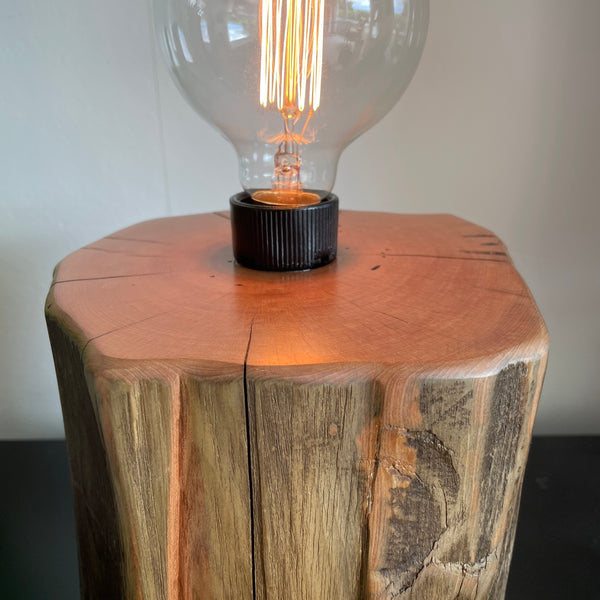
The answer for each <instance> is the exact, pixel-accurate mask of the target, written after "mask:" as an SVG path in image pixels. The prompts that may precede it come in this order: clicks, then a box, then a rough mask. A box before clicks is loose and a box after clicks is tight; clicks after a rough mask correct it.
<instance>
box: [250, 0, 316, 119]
mask: <svg viewBox="0 0 600 600" xmlns="http://www.w3.org/2000/svg"><path fill="white" fill-rule="evenodd" d="M324 1H325V0H260V23H261V33H260V41H261V44H260V47H261V52H260V103H261V105H262V106H264V107H267V106H268V105H270V104H274V105H275V106H277V108H278V109H279V110H287V111H293V112H295V113H301V112H303V111H304V109H305V107H306V106H307V100H308V107H309V108H310V109H311V110H313V111H315V110H317V108H319V104H320V103H321V76H322V64H323V20H324ZM307 96H308V98H307Z"/></svg>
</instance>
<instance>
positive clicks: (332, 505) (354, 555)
mask: <svg viewBox="0 0 600 600" xmlns="http://www.w3.org/2000/svg"><path fill="white" fill-rule="evenodd" d="M338 247H339V250H338V258H337V260H336V261H334V262H333V263H331V264H329V265H327V266H325V267H321V268H319V269H316V270H314V271H310V272H303V273H284V274H281V273H268V272H258V271H253V270H250V269H246V268H244V267H240V266H237V265H235V264H234V262H233V260H232V258H231V249H230V223H229V221H228V219H227V215H226V214H225V213H219V214H208V215H198V216H188V217H177V218H170V219H160V220H156V221H150V222H147V223H141V224H139V225H135V226H133V227H130V228H128V229H125V230H123V231H120V232H118V233H116V234H114V235H111V236H108V237H106V238H104V239H102V240H100V241H98V242H96V243H94V244H91V245H90V246H87V247H85V248H82V249H81V250H79V251H77V252H75V253H74V254H72V255H70V256H68V257H67V258H66V259H65V260H64V261H62V263H61V264H60V265H59V266H58V267H57V269H56V271H55V276H54V282H53V284H52V288H51V290H50V293H49V296H48V302H47V306H46V314H47V321H48V328H49V332H50V338H51V342H52V348H53V352H54V357H55V363H56V370H57V376H58V381H59V387H60V393H61V401H62V406H63V414H64V422H65V432H66V436H67V444H68V448H69V456H70V464H71V474H72V481H73V490H74V494H75V507H76V518H77V523H78V537H79V555H80V569H81V590H82V598H98V599H106V598H111V599H112V598H127V599H132V600H133V599H138V598H143V599H144V600H153V599H156V600H159V599H160V600H164V599H168V600H183V599H186V600H187V599H201V600H205V599H206V600H221V599H223V600H225V599H234V600H251V599H253V598H256V599H259V600H324V599H327V600H334V599H339V600H367V599H372V600H375V599H377V600H384V599H385V600H392V599H394V600H397V599H401V600H407V599H408V600H445V599H447V600H454V599H457V598H460V599H463V600H466V599H477V600H491V599H501V598H503V596H504V589H505V585H506V579H507V574H508V568H509V564H510V556H511V549H512V544H513V539H514V531H515V524H516V519H517V511H518V503H519V494H520V489H521V483H522V478H523V472H524V468H525V462H526V457H527V451H528V447H529V442H530V437H531V430H532V426H533V420H534V415H535V411H536V406H537V402H538V398H539V394H540V390H541V385H542V379H543V374H544V371H545V366H546V357H547V345H548V342H547V333H546V329H545V326H544V323H543V321H542V319H541V317H540V315H539V313H538V310H537V308H536V306H535V303H534V301H533V299H532V297H531V295H530V293H529V291H528V290H527V288H526V286H525V284H524V283H523V281H522V280H521V278H520V277H519V275H518V274H517V272H516V271H515V269H514V267H513V265H512V263H511V261H510V259H509V257H508V256H507V255H506V251H505V248H504V246H503V245H502V243H501V242H500V241H499V240H498V239H497V238H496V237H495V236H494V235H493V234H492V233H490V232H489V231H487V230H484V229H481V228H479V227H477V226H475V225H473V224H470V223H468V222H465V221H462V220H460V219H457V218H455V217H452V216H446V215H443V216H418V215H391V214H378V213H358V212H342V213H341V214H340V232H339V243H338Z"/></svg>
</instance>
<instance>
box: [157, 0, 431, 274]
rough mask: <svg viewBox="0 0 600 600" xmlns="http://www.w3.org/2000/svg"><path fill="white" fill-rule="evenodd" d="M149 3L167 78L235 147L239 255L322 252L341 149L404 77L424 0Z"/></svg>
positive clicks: (419, 44)
mask: <svg viewBox="0 0 600 600" xmlns="http://www.w3.org/2000/svg"><path fill="white" fill-rule="evenodd" d="M154 12H155V25H156V30H157V35H158V38H159V40H160V45H161V47H162V50H163V53H164V55H165V57H166V60H167V63H168V65H169V68H170V72H171V75H172V76H173V79H174V80H175V82H176V83H177V85H178V87H179V89H180V90H181V92H182V94H183V95H184V96H185V98H186V99H187V100H188V101H189V103H190V104H191V105H192V106H193V107H194V109H195V110H196V111H197V112H198V113H199V114H200V115H201V116H203V117H204V118H205V119H206V120H207V121H208V122H209V123H211V124H212V125H214V126H215V127H217V128H218V129H219V130H220V131H221V132H222V133H223V135H224V136H225V137H226V138H227V139H228V140H229V141H230V142H231V143H232V144H233V146H234V147H235V149H236V152H237V155H238V159H239V175H240V183H241V185H242V188H243V189H244V191H243V192H241V193H238V194H236V195H234V196H233V197H232V198H231V199H230V207H231V221H232V236H233V250H234V255H235V258H236V260H237V261H238V263H240V264H242V265H244V266H246V267H251V268H255V269H262V270H272V271H294V270H305V269H310V268H314V267H319V266H322V265H325V264H327V263H329V262H331V261H332V260H333V259H334V258H335V256H336V249H337V223H338V198H337V197H336V196H335V195H334V194H332V193H331V190H332V188H333V185H334V181H335V176H336V170H337V164H338V160H339V157H340V154H341V152H342V151H343V149H344V148H345V147H346V146H347V145H348V144H349V143H350V142H351V141H352V140H354V139H355V138H357V137H358V136H359V135H360V134H361V133H363V132H364V131H366V130H367V129H368V128H369V127H371V126H372V125H373V124H375V123H376V122H377V121H379V120H380V119H381V118H382V117H383V116H384V115H385V114H386V113H387V112H388V111H389V110H390V109H391V108H392V107H393V106H394V104H395V103H396V102H397V101H398V99H399V98H400V96H401V95H402V93H403V92H404V90H405V89H406V88H407V86H408V84H409V83H410V80H411V78H412V76H413V75H414V73H415V70H416V68H417V64H418V62H419V59H420V57H421V54H422V51H423V45H424V42H425V37H426V34H427V27H428V22H429V2H428V0H353V1H344V0H336V1H334V0H154ZM393 160H394V158H393V156H391V157H390V164H393Z"/></svg>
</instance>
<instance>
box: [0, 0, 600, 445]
mask: <svg viewBox="0 0 600 600" xmlns="http://www.w3.org/2000/svg"><path fill="white" fill-rule="evenodd" d="M599 25H600V2H598V0H571V1H570V2H566V1H565V0H506V1H503V2H500V1H499V0H497V1H495V2H481V1H480V0H431V26H430V33H429V39H428V44H427V47H426V50H425V54H424V56H423V60H422V62H421V66H420V69H419V71H418V72H417V75H416V77H415V79H414V81H413V84H412V85H411V87H410V88H409V90H408V92H407V93H406V95H405V97H404V98H403V100H402V101H401V102H400V104H399V105H398V106H397V107H396V108H395V109H394V110H393V111H392V113H391V114H390V115H389V116H388V117H387V118H386V119H385V120H384V121H383V122H382V123H380V124H379V125H378V126H376V127H375V128H374V129H373V130H371V131H370V132H369V133H367V134H366V135H365V136H363V137H362V138H361V139H359V140H358V141H357V142H355V143H354V145H353V146H351V147H350V149H348V151H347V152H346V153H345V155H344V156H343V158H342V161H341V164H340V171H339V177H338V182H337V185H336V188H335V191H336V192H337V193H338V195H339V196H340V198H341V201H342V204H343V207H344V208H351V209H365V210H385V211H397V212H452V213H455V214H457V215H459V216H461V217H464V218H467V219H470V220H472V221H475V222H477V223H479V224H481V225H484V226H486V227H489V228H490V229H493V230H494V231H495V232H496V233H497V234H498V235H500V237H501V238H502V239H503V240H504V241H505V242H506V243H507V244H508V246H509V248H510V250H511V253H512V256H513V258H514V260H515V262H516V264H517V267H518V268H519V270H520V271H521V273H522V274H523V276H524V277H525V279H526V280H527V282H528V283H529V285H530V287H531V289H532V291H533V293H534V295H535V297H536V298H537V301H538V303H539V306H540V308H541V310H542V313H543V314H544V317H545V318H546V321H547V323H548V327H549V329H550V334H551V339H552V349H551V359H550V363H549V367H548V375H547V378H546V384H545V389H544V393H543V397H542V404H541V407H540V411H539V416H538V421H537V425H536V432H537V433H600V402H599V400H600V377H599V376H598V368H599V367H600V318H599V312H600V311H599V306H600V274H599V266H600V264H599V263H600V261H599V260H598V259H599V258H600V236H598V235H597V232H596V229H597V228H598V224H599V223H600V204H599V202H598V197H599V192H598V190H599V189H600V70H599V68H598V64H599V61H600V35H598V34H597V29H598V26H599ZM0 148H1V154H0V250H1V252H0V394H1V395H0V438H31V437H36V438H48V437H60V436H62V434H63V431H62V423H61V416H60V407H59V401H58V394H57V390H56V383H55V379H54V373H53V365H52V358H51V354H50V348H49V344H48V341H47V337H46V331H45V325H44V321H43V302H44V297H45V294H46V292H47V289H48V285H49V283H50V279H51V273H52V268H53V266H54V264H55V263H56V262H58V261H59V260H60V259H61V258H62V257H63V256H65V255H66V254H67V253H69V252H71V251H73V250H75V249H76V248H78V247H80V246H82V245H84V244H87V243H89V242H91V241H93V240H95V239H97V238H99V237H102V236H104V235H107V234H108V233H110V232H112V231H114V230H116V229H119V228H122V227H124V226H126V225H129V224H131V223H134V222H136V221H140V220H143V219H148V218H151V217H157V216H162V215H168V214H181V213H189V212H204V211H211V210H215V209H224V208H226V206H227V199H228V197H229V195H230V194H231V193H233V192H236V191H237V190H238V183H237V169H236V163H235V157H234V153H233V151H232V150H231V149H230V148H229V147H228V145H227V144H226V142H224V141H223V140H222V139H221V138H220V136H219V134H217V133H215V132H213V131H212V130H211V129H210V128H209V127H207V126H206V125H205V124H204V123H203V122H202V121H200V119H199V118H198V117H196V116H195V114H194V113H193V112H192V111H191V109H189V108H188V107H187V105H185V104H184V102H183V100H181V99H180V97H179V95H178V93H177V92H176V90H175V89H174V87H173V86H172V84H171V82H170V80H169V79H168V75H167V73H166V70H165V68H164V66H163V64H162V62H160V60H158V59H157V55H156V51H155V49H154V46H153V40H152V31H151V25H150V11H149V2H148V0H137V1H127V0H103V1H102V2H81V1H78V0H53V1H52V2H47V1H45V0H44V1H42V0H4V2H2V3H0Z"/></svg>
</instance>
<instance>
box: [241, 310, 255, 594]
mask: <svg viewBox="0 0 600 600" xmlns="http://www.w3.org/2000/svg"><path fill="white" fill-rule="evenodd" d="M253 330H254V319H252V322H251V323H250V332H249V334H248V344H247V346H246V354H245V355H244V408H245V411H246V445H247V449H248V487H249V493H250V552H251V554H252V556H251V560H252V598H253V600H256V557H255V552H256V548H255V539H254V491H253V490H254V486H253V483H252V444H251V442H250V440H251V436H250V406H249V404H250V403H249V399H248V356H249V354H250V344H251V343H252V331H253Z"/></svg>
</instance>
